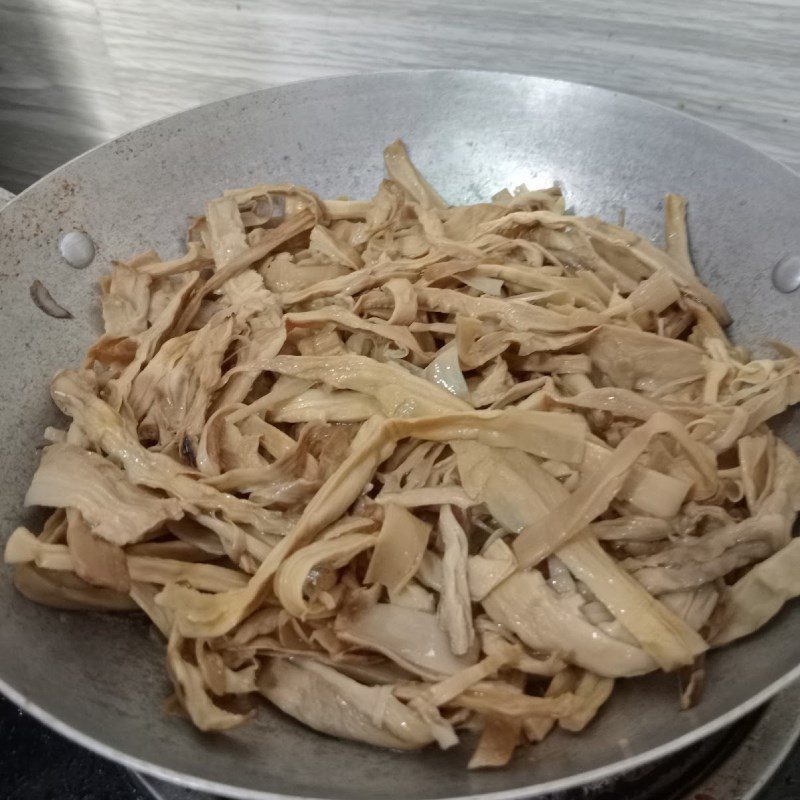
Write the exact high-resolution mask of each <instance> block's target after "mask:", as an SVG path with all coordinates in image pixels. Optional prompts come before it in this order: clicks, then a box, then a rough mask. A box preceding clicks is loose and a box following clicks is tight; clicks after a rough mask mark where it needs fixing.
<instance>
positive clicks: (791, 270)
mask: <svg viewBox="0 0 800 800" xmlns="http://www.w3.org/2000/svg"><path fill="white" fill-rule="evenodd" d="M772 285H773V286H774V287H775V288H776V289H777V290H778V291H779V292H786V293H788V292H793V291H794V290H795V289H797V288H800V256H785V257H784V258H782V259H781V260H780V261H779V262H778V263H777V264H776V265H775V266H774V267H773V268H772Z"/></svg>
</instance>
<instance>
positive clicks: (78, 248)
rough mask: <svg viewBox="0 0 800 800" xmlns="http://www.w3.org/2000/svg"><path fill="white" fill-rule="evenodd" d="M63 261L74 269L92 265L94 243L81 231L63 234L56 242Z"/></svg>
mask: <svg viewBox="0 0 800 800" xmlns="http://www.w3.org/2000/svg"><path fill="white" fill-rule="evenodd" d="M58 249H59V250H60V251H61V255H62V257H63V258H64V261H66V262H67V264H69V265H70V266H71V267H75V269H83V268H84V267H88V266H89V264H91V263H92V259H93V258H94V242H93V241H92V240H91V239H90V238H89V237H88V236H87V235H86V234H85V233H82V232H81V231H70V232H69V233H65V234H64V235H63V236H62V237H61V239H60V240H59V242H58Z"/></svg>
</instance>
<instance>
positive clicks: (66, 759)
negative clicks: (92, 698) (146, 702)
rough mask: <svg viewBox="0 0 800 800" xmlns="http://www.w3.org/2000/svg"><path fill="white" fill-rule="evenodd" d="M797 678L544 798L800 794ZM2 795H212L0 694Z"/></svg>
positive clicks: (27, 798)
mask: <svg viewBox="0 0 800 800" xmlns="http://www.w3.org/2000/svg"><path fill="white" fill-rule="evenodd" d="M798 732H800V685H796V686H794V687H791V688H790V689H787V690H786V691H785V692H784V693H783V694H782V695H780V696H779V697H778V698H776V699H775V700H774V701H773V702H772V703H770V704H769V705H767V706H766V707H764V708H762V709H759V710H758V711H755V712H753V713H752V714H750V715H749V716H747V717H745V718H744V719H743V720H741V721H739V722H738V723H736V724H735V725H733V726H731V727H730V728H727V729H725V730H724V731H721V732H719V733H717V734H715V735H714V736H711V737H709V738H707V739H706V740H704V741H702V742H700V743H699V744H695V745H693V746H692V747H691V748H688V749H687V750H684V751H681V752H679V753H677V754H674V755H672V756H669V757H667V758H665V759H663V760H661V761H658V762H655V763H654V764H650V765H648V766H646V767H642V768H641V769H638V770H635V771H633V772H629V773H626V774H624V775H622V776H620V777H619V778H617V779H614V780H611V781H605V782H603V783H602V784H594V785H591V786H587V787H582V788H579V789H575V790H572V791H569V792H565V793H560V794H558V795H551V796H549V797H547V798H541V800H800V745H798V744H797V735H798ZM0 754H2V755H0V798H3V799H4V800H23V799H24V800H215V798H212V797H211V796H210V795H207V794H202V793H198V792H192V791H189V790H187V789H183V788H180V787H176V786H173V785H171V784H167V783H163V782H161V781H157V780H155V779H152V778H148V777H145V776H141V775H136V774H134V773H131V772H129V771H128V770H126V769H125V768H124V767H121V766H118V765H116V764H114V763H112V762H110V761H106V760H105V759H103V758H101V757H99V756H96V755H94V754H93V753H89V752H88V751H86V750H83V749H82V748H80V747H78V746H77V745H74V744H72V743H71V742H69V741H67V740H66V739H64V738H62V737H61V736H60V735H59V734H56V733H54V732H52V731H50V730H49V729H47V728H45V727H44V726H43V725H41V724H40V723H38V722H36V721H35V720H34V719H32V718H31V717H29V716H28V715H26V714H24V712H22V711H20V710H19V709H17V708H16V707H15V706H14V705H12V704H11V703H10V702H8V701H7V700H4V699H2V698H0Z"/></svg>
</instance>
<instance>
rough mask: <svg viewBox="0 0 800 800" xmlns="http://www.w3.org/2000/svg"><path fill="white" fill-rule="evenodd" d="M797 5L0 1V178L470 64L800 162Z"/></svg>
mask: <svg viewBox="0 0 800 800" xmlns="http://www.w3.org/2000/svg"><path fill="white" fill-rule="evenodd" d="M798 35H800V4H798V3H796V2H795V1H794V0H699V2H698V0H671V2H669V3H652V2H647V0H562V2H560V3H552V2H548V3H544V2H539V1H538V0H534V1H530V0H528V1H526V0H493V2H491V3H486V2H485V0H458V2H456V0H438V2H437V1H435V0H434V1H431V0H404V2H388V0H344V1H343V2H330V0H301V1H300V2H297V0H291V2H290V1H289V0H149V1H148V2H141V0H0V186H2V185H5V186H6V188H8V189H11V190H12V191H20V190H21V189H22V188H24V187H25V186H27V185H28V184H29V183H31V182H32V181H33V180H34V179H36V178H37V177H39V176H41V175H43V174H45V173H46V172H48V171H49V170H51V169H53V168H54V167H56V166H58V165H59V164H60V163H63V162H64V161H65V160H67V159H68V158H71V157H72V156H74V155H77V154H78V153H80V152H82V151H83V150H85V149H87V148H88V147H90V146H92V145H94V144H97V143H99V142H102V141H106V140H108V139H110V138H112V137H113V136H116V135H117V134H119V133H122V132H124V131H126V130H129V129H131V128H134V127H137V126H139V125H142V124H144V123H147V122H150V121H152V120H153V119H156V118H158V117H161V116H164V115H166V114H171V113H173V112H175V111H181V110H183V109H185V108H189V107H191V106H194V105H198V104H200V103H205V102H208V101H210V100H217V99H220V98H223V97H226V96H230V95H233V94H238V93H241V92H247V91H251V90H254V89H259V88H263V87H267V86H271V85H275V84H279V83H285V82H287V81H295V80H303V79H308V78H319V77H324V76H328V75H340V74H343V73H349V72H365V71H370V70H391V69H408V68H410V69H415V68H430V67H470V68H476V69H490V70H503V71H509V72H522V73H528V74H533V75H541V76H545V77H550V78H562V79H565V80H571V81H579V82H583V83H590V84H595V85H598V86H604V87H607V88H610V89H614V90H617V91H622V92H629V93H631V94H636V95H640V96H642V97H646V98H649V99H651V100H655V101H656V102H658V103H662V104H663V105H666V106H669V107H672V108H679V109H682V110H684V111H686V112H687V113H688V114H691V115H693V116H696V117H698V118H700V119H703V120H705V121H707V122H711V123H712V124H714V125H716V126H718V127H719V128H721V129H723V130H725V131H727V132H729V133H732V134H734V135H737V136H739V137H741V138H742V139H744V140H745V141H747V142H749V143H750V144H752V145H754V146H755V147H757V148H759V149H761V150H763V151H764V152H766V153H768V154H769V155H771V156H773V157H775V158H777V159H779V160H781V161H783V162H784V163H785V164H787V165H788V166H790V167H793V168H796V169H797V168H800V58H799V57H798V54H797V40H798Z"/></svg>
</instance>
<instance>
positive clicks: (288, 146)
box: [0, 72, 800, 800]
mask: <svg viewBox="0 0 800 800" xmlns="http://www.w3.org/2000/svg"><path fill="white" fill-rule="evenodd" d="M398 136H400V137H402V138H403V139H405V141H406V142H407V144H408V145H409V148H410V150H411V152H412V154H413V157H414V159H415V161H416V162H417V164H418V165H419V166H420V167H421V168H422V170H423V171H424V173H425V175H426V176H427V177H428V178H429V179H430V181H431V182H432V183H433V184H434V185H435V186H437V188H439V189H440V190H441V191H442V193H443V194H444V195H445V197H447V198H449V199H450V200H451V201H453V202H465V201H468V202H474V201H477V200H478V199H480V198H486V197H488V196H489V195H491V194H492V193H493V192H494V191H496V190H497V189H499V188H502V187H508V186H516V185H518V184H519V183H522V182H528V183H529V185H531V186H541V185H545V184H549V183H550V182H552V181H553V180H559V181H560V182H562V184H563V186H564V187H565V189H566V192H567V198H568V205H570V206H573V207H574V208H575V209H576V210H578V211H579V212H581V213H597V214H601V215H606V216H607V217H609V218H612V219H615V218H616V215H617V213H618V210H619V209H620V208H624V209H625V210H626V212H627V225H628V226H629V227H632V228H634V229H638V230H642V231H644V232H645V233H647V234H653V235H656V234H657V233H658V232H659V230H660V225H661V217H662V209H661V199H662V196H663V194H664V192H665V191H670V190H671V191H676V192H680V193H682V194H684V195H686V196H687V197H688V198H689V203H690V209H691V211H690V234H691V239H692V247H693V251H694V255H695V260H696V263H697V264H698V265H699V271H700V275H701V277H702V279H703V280H704V281H706V282H707V283H708V284H710V286H711V287H712V288H713V290H714V291H715V292H717V293H718V294H719V295H721V297H722V298H723V299H724V300H725V301H726V302H727V304H728V306H729V308H730V310H731V312H732V314H733V317H734V319H735V320H736V323H735V326H734V329H733V331H734V336H735V337H736V338H737V339H738V340H740V341H746V342H750V343H755V342H760V341H764V340H765V339H768V338H770V337H773V336H779V337H780V338H782V339H784V340H787V341H789V342H792V343H794V344H800V314H798V313H797V311H798V304H799V303H800V298H798V297H796V296H794V295H791V294H780V293H778V292H777V291H775V290H774V289H773V288H772V285H771V281H770V271H771V268H772V266H773V265H774V264H775V263H776V262H777V261H778V260H779V259H780V258H782V257H784V256H786V255H791V254H795V253H800V226H799V225H798V224H797V214H798V209H800V178H798V176H796V175H794V174H793V173H791V172H790V171H788V170H787V169H785V168H783V167H782V166H780V165H779V164H777V163H776V162H774V161H771V160H770V159H768V158H767V157H765V156H763V155H761V154H759V153H757V152H755V151H754V150H751V149H750V148H748V147H746V146H745V145H743V144H741V143H740V142H738V141H735V140H734V139H731V138H728V137H727V136H724V135H722V134H720V133H719V132H717V131H715V130H714V129H712V128H710V127H707V126H704V125H702V124H699V123H697V122H695V121H693V120H691V119H690V118H688V117H685V116H682V115H679V114H676V113H673V112H670V111H667V110H665V109H663V108H659V107H658V106H655V105H651V104H649V103H647V102H644V101H642V100H637V99H634V98H632V97H627V96H623V95H617V94H612V93H610V92H607V91H603V90H600V89H593V88H589V87H586V86H577V85H573V84H569V83H561V82H556V81H549V80H541V79H537V78H528V77H522V76H516V75H499V74H491V73H474V72H414V73H412V72H410V73H394V74H383V75H369V76H363V77H349V78H341V79H334V80H325V81H318V82H312V83H303V84H295V85H291V86H285V87H281V88H277V89H271V90H268V91H264V92H259V93H256V94H252V95H247V96H244V97H238V98H235V99H233V100H228V101H225V102H221V103H215V104H213V105H209V106H205V107H203V108H198V109H194V110H192V111H188V112H186V113H184V114H180V115H178V116H175V117H172V118H170V119H166V120H163V121H161V122H158V123H156V124H154V125H151V126H149V127H146V128H143V129H141V130H138V131H135V132H134V133H131V134H128V135H126V136H123V137H122V138H120V139H118V140H116V141H114V142H111V143H110V144H107V145H104V146H102V147H99V148H97V149H95V150H93V151H91V152H89V153H87V154H86V155H84V156H82V157H80V158H78V159H77V160H75V161H73V162H71V163H69V164H67V165H66V166H64V167H62V168H60V169H58V170H56V171H55V172H54V173H52V174H51V175H49V176H48V177H46V178H44V179H43V180H41V181H40V182H38V183H37V184H36V185H35V186H33V187H31V188H30V189H28V190H27V191H26V192H24V193H23V194H22V195H21V196H19V197H18V198H17V199H16V200H14V201H13V202H11V203H10V204H9V205H8V206H7V207H6V208H5V209H4V210H3V211H2V213H0V309H1V313H0V341H2V350H0V352H2V376H1V377H0V441H1V442H2V447H0V469H2V474H3V476H4V489H3V492H2V496H0V518H1V520H2V524H0V531H2V534H0V536H1V537H2V538H5V537H6V536H7V535H8V534H9V533H10V531H11V530H12V529H13V527H14V526H15V525H16V524H18V523H19V522H20V521H22V520H23V519H24V518H25V516H24V515H23V514H22V513H21V512H20V509H21V508H22V498H23V495H24V492H25V489H26V487H27V485H28V482H29V480H30V477H31V474H32V472H33V470H34V467H35V464H36V461H37V458H36V446H37V444H39V442H40V440H41V431H42V430H43V428H44V426H45V425H47V424H51V423H53V422H55V421H56V420H57V414H56V412H55V410H54V409H53V407H52V405H51V403H50V400H49V397H48V394H47V386H48V381H49V379H50V377H51V375H52V374H53V372H54V371H55V370H56V369H57V368H59V367H62V366H64V365H69V364H76V363H79V361H80V359H81V355H82V352H83V350H84V348H85V347H86V345H87V344H88V343H89V342H90V341H91V340H92V339H93V338H94V333H95V331H96V330H97V324H98V320H99V317H98V313H97V310H96V308H97V297H96V288H95V287H96V282H97V279H98V277H99V276H100V274H101V273H102V272H105V271H106V270H107V269H108V266H109V262H110V260H111V259H114V258H120V257H124V256H127V255H130V254H131V253H133V252H137V251H140V250H143V249H146V248H147V247H154V248H156V249H157V250H158V251H159V252H160V253H161V255H162V256H163V257H169V256H173V255H175V254H177V252H178V249H179V245H180V237H181V235H182V232H183V231H184V230H185V228H186V220H187V218H188V217H189V216H191V215H193V214H197V213H200V212H202V209H203V206H204V202H205V200H206V199H208V198H210V197H213V196H215V195H217V194H218V193H220V192H221V190H222V189H223V188H226V187H235V186H244V185H247V184H250V183H256V182H259V181H263V180H270V181H273V180H274V181H276V182H279V181H284V180H290V181H292V182H296V183H303V184H307V185H309V186H310V187H312V188H313V189H315V190H317V191H318V192H319V193H320V194H321V195H333V196H335V195H340V194H348V195H350V196H356V197H357V196H364V195H368V194H370V193H371V192H372V191H373V190H374V187H375V186H376V185H377V183H378V181H379V180H380V178H381V176H382V163H381V150H382V148H383V147H384V146H385V145H386V144H387V143H389V142H390V141H392V140H393V139H395V138H396V137H398ZM71 230H82V231H86V232H87V233H88V234H89V235H90V236H91V237H92V239H93V240H94V242H95V244H96V247H97V255H96V258H95V260H94V262H93V263H92V265H91V266H90V267H88V268H87V269H84V270H76V269H72V268H71V267H69V266H68V265H67V264H66V263H65V262H64V260H63V259H62V258H61V257H60V255H59V248H58V239H59V235H60V234H62V233H63V232H66V231H71ZM34 279H39V280H41V281H42V282H43V283H44V284H45V285H46V286H47V287H48V288H49V289H50V291H51V292H52V294H53V295H54V297H55V298H56V299H57V300H58V301H59V302H60V303H61V304H62V305H64V306H65V307H66V308H68V309H69V310H70V311H71V312H72V313H73V315H74V319H72V320H63V319H54V318H51V317H49V316H46V315H45V314H43V313H41V311H39V310H38V309H37V308H36V307H35V306H34V304H33V303H32V301H31V298H30V295H29V288H30V285H31V282H32V281H33V280H34ZM785 425H786V429H787V430H788V431H789V438H790V441H791V440H792V439H794V441H795V443H796V442H797V441H798V438H800V437H797V436H792V433H796V432H797V430H798V429H799V428H800V425H798V423H797V422H792V421H791V420H789V421H787V422H785ZM0 606H2V609H3V613H2V617H0V620H1V621H0V688H2V690H3V691H4V692H5V693H6V694H7V695H8V696H9V697H11V698H12V699H13V700H14V701H16V702H17V703H19V705H20V706H22V707H23V708H25V709H26V710H27V711H29V712H30V713H32V714H34V715H35V716H37V717H39V718H40V719H41V720H43V721H44V722H46V723H48V724H49V725H51V726H52V727H54V728H55V729H57V730H58V731H60V732H61V733H63V734H65V735H67V736H69V737H71V738H72V739H74V740H76V741H77V742H79V743H81V744H83V745H85V746H86V747H89V748H91V749H93V750H95V751H97V752H99V753H101V754H103V755H106V756H108V757H110V758H113V759H116V760H118V761H120V762H122V763H124V764H127V765H129V766H131V767H133V768H135V769H138V770H142V771H144V772H147V773H150V774H153V775H156V776H159V777H162V778H165V779H168V780H173V781H177V782H179V783H183V784H185V785H187V786H191V787H195V788H201V789H205V790H207V791H211V792H215V793H218V794H221V795H226V796H230V797H241V798H244V797H247V798H276V797H303V798H342V799H343V800H345V799H346V800H351V798H352V799H353V800H354V799H355V798H364V799H365V800H366V799H367V798H369V800H378V799H379V798H387V799H388V798H399V797H403V798H477V797H480V798H484V800H488V798H497V799H498V800H499V798H523V797H525V798H531V797H535V796H539V795H540V794H542V793H544V792H552V791H556V790H560V789H565V788H567V787H569V786H574V785H577V784H580V783H583V782H586V781H589V780H597V779H600V778H603V777H606V776H610V775H612V774H614V773H616V772H618V771H621V770H625V769H629V768H632V767H634V766H636V765H640V764H642V763H644V762H646V761H649V760H651V759H654V758H656V757H658V756H661V755H664V754H666V753H667V752H669V751H672V750H675V749H677V748H680V747H683V746H686V745H688V744H690V743H691V742H692V741H694V740H697V739H699V738H700V737H703V736H706V735H708V734H710V733H711V732H712V731H714V730H716V729H719V728H720V727H721V726H724V725H726V724H729V723H731V722H732V721H733V720H735V719H736V718H737V717H740V716H741V715H743V714H744V713H745V712H747V711H748V710H749V709H752V708H754V707H755V706H756V705H758V704H759V703H762V702H764V701H765V700H767V699H768V698H769V697H770V696H772V695H774V694H775V693H776V692H777V691H779V690H780V689H781V688H782V687H784V686H786V685H787V684H788V683H789V682H790V681H791V680H792V679H793V678H794V677H796V676H797V675H799V674H800V636H798V635H796V631H797V630H798V626H800V605H790V606H789V607H787V608H786V609H784V611H783V612H782V613H781V614H780V615H779V617H778V618H777V619H776V620H775V621H774V622H773V623H772V624H771V625H769V626H768V627H767V628H765V629H763V630H762V631H761V632H760V633H758V634H757V635H755V636H753V637H751V638H749V639H746V640H744V641H741V642H739V643H737V644H735V645H734V646H731V647H727V648H725V649H723V650H721V651H716V652H714V653H713V654H712V655H711V657H710V659H709V668H708V675H709V678H708V684H707V688H706V691H705V695H704V697H703V699H702V702H701V703H700V704H699V705H698V706H697V707H696V708H694V709H692V710H691V711H687V712H680V711H679V710H678V703H677V689H676V686H675V681H674V679H672V678H671V677H670V676H653V677H650V678H643V679H637V680H630V681H620V682H619V688H618V690H617V691H616V692H615V695H614V697H613V700H612V701H611V702H610V704H609V705H608V707H607V708H606V709H604V711H603V713H602V714H601V716H600V718H599V719H598V720H597V721H596V722H595V723H594V724H593V725H592V726H591V728H590V729H589V730H588V731H587V732H586V733H585V734H584V735H582V736H580V738H575V737H571V736H569V735H564V734H561V735H554V736H552V737H551V738H549V739H547V741H546V742H545V743H543V744H542V745H540V746H537V747H535V748H528V749H525V750H523V751H522V752H521V754H520V755H519V756H518V757H517V758H516V759H515V760H514V762H513V763H512V764H511V765H510V766H509V767H508V768H506V769H503V770H498V771H483V772H477V773H468V772H467V771H466V769H465V764H466V760H467V756H466V752H465V750H461V749H455V750H451V751H447V752H439V751H437V750H435V749H433V748H430V749H428V750H426V751H423V752H419V753H402V754H401V753H395V752H388V751H384V750H378V749H373V748H371V747H367V746H362V745H358V744H354V743H351V742H345V741H337V740H335V739H332V738H328V737H325V736H322V735H319V734H316V733H314V732H313V731H310V730H307V729H305V728H303V727H301V726H300V725H299V724H296V723H295V722H294V721H292V720H290V719H288V718H286V717H284V716H282V715H281V714H279V713H277V712H270V710H268V709H264V710H263V711H262V713H261V714H260V717H259V720H258V722H257V723H255V724H253V725H250V726H248V727H245V728H242V729H240V730H237V731H235V732H233V733H231V734H228V735H201V734H199V733H197V732H195V731H194V730H193V729H192V728H191V727H190V725H189V724H188V723H186V722H185V721H184V720H181V719H178V718H176V717H171V716H165V715H164V714H163V713H162V700H163V698H164V697H165V696H166V694H167V683H166V679H165V675H164V669H163V646H162V645H161V644H160V643H158V642H156V640H155V638H154V637H152V636H151V635H149V633H148V626H147V624H146V623H145V621H144V620H142V619H137V618H134V617H129V616H119V615H116V616H115V615H110V614H109V615H99V614H70V613H59V612H57V611H53V610H51V609H47V608H42V607H40V606H37V605H35V604H33V603H30V602H28V601H26V600H25V599H24V598H22V597H21V596H19V595H17V594H16V593H15V591H14V590H13V588H12V586H11V583H10V581H9V579H8V575H7V574H0ZM45 763H46V762H45Z"/></svg>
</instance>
